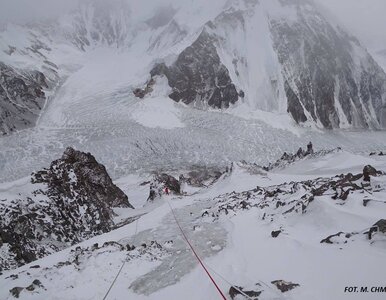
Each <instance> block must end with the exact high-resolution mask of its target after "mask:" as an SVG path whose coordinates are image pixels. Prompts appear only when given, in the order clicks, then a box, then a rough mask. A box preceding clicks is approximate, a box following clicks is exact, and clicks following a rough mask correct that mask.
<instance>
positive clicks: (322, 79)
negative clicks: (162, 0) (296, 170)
mask: <svg viewBox="0 0 386 300" xmlns="http://www.w3.org/2000/svg"><path fill="white" fill-rule="evenodd" d="M191 5H192V6H181V7H178V8H174V7H172V6H165V7H162V6H161V7H160V8H159V9H156V10H154V11H153V10H151V12H149V13H148V15H147V16H146V17H143V19H141V20H138V18H136V16H135V11H133V10H132V8H131V7H130V5H129V4H128V2H127V1H124V0H115V1H112V2H111V1H109V3H108V4H107V3H106V2H105V1H84V2H82V3H81V4H80V6H79V8H78V9H77V10H76V11H74V12H72V13H69V14H66V15H64V16H62V17H60V18H59V19H57V20H46V21H44V22H43V21H42V22H35V23H32V24H28V25H24V26H21V25H13V24H5V25H4V26H3V27H4V28H3V29H2V31H1V32H0V47H1V50H2V54H1V60H2V61H3V63H5V64H6V65H7V66H8V67H16V68H21V69H24V70H28V71H29V72H36V71H39V72H42V73H43V74H44V75H45V76H46V77H47V78H48V80H49V81H50V82H52V83H58V84H59V83H62V82H63V81H64V80H65V78H67V76H68V75H69V74H71V73H72V72H73V71H74V70H76V69H77V68H79V67H81V66H82V65H83V64H84V59H86V58H87V57H90V55H89V53H92V52H95V51H96V50H98V49H104V48H106V47H107V48H110V49H116V52H117V53H130V55H132V56H138V58H139V57H146V58H147V59H143V61H142V70H143V69H148V70H149V73H148V75H146V74H145V73H143V72H138V71H137V70H138V68H137V67H134V68H133V69H132V71H131V72H130V70H128V73H130V75H131V77H136V78H141V79H142V83H143V82H145V81H146V80H147V79H148V77H149V76H152V77H154V76H155V75H164V76H166V77H167V79H168V84H169V86H170V87H171V89H172V91H171V92H170V93H168V94H164V95H163V96H165V97H166V96H169V97H170V98H171V99H173V100H174V101H176V102H179V101H181V102H183V103H186V104H189V105H191V106H194V107H196V108H200V109H205V108H208V107H209V108H210V107H212V108H217V109H218V108H229V107H231V109H230V110H229V111H232V108H234V107H237V108H240V107H244V109H245V110H247V111H263V112H271V113H275V114H278V115H282V114H285V113H288V114H289V115H290V116H291V118H292V119H293V120H295V122H296V123H299V124H303V123H305V124H311V125H312V124H316V125H317V126H318V127H324V128H352V127H353V128H378V129H379V128H383V127H384V126H385V121H384V120H385V101H386V100H385V98H386V96H385V91H386V74H385V72H384V71H383V69H382V68H381V67H379V66H378V64H377V63H376V62H375V61H374V60H373V59H372V57H371V55H370V54H369V53H368V52H367V51H366V49H365V47H363V46H362V45H360V43H359V42H358V41H357V40H356V39H355V38H354V37H353V36H351V35H350V33H348V32H347V31H345V30H344V29H342V28H341V27H340V26H339V24H337V22H336V21H335V20H334V19H333V18H332V17H330V16H329V14H328V13H326V12H325V11H324V9H322V8H320V7H319V6H317V5H316V4H314V3H313V2H312V1H310V0H289V1H284V0H273V1H267V0H253V1H247V0H237V1H236V0H235V1H227V2H226V3H222V2H221V1H215V2H214V4H212V5H211V6H213V7H211V8H210V9H207V10H208V11H210V13H207V12H205V13H201V14H198V11H200V9H203V5H204V3H203V2H201V1H198V2H197V3H196V4H191ZM187 7H188V8H187ZM15 35H17V36H18V37H19V38H18V39H17V40H15V39H14V38H13V37H14V36H15ZM98 59H99V60H103V59H104V57H103V56H100V57H98ZM137 63H138V62H137ZM150 74H151V75H150ZM90 76H91V74H90ZM140 82H141V81H140V80H139V81H138V80H133V81H129V80H128V82H127V85H128V86H134V85H135V84H138V83H140ZM54 86H55V85H54V84H51V89H53V88H54ZM137 87H141V86H140V85H139V86H137ZM16 96H18V97H19V98H21V99H23V100H22V101H24V102H28V101H30V100H28V99H27V98H25V96H24V95H20V96H19V95H15V97H16ZM2 99H3V100H2V102H5V101H9V100H7V98H4V97H3V98H2ZM41 107H42V106H41ZM8 110H9V109H8ZM10 114H11V115H12V113H10ZM21 118H23V117H21ZM35 118H36V117H35ZM13 119H14V118H13V117H8V118H7V119H4V120H3V121H2V123H3V124H4V125H2V128H3V129H2V132H3V133H8V132H9V131H10V130H9V129H6V128H15V129H18V128H23V127H26V126H31V125H33V124H34V122H33V120H29V119H28V118H26V117H25V119H26V122H25V123H27V125H23V126H21V125H19V123H20V122H19V121H18V120H13Z"/></svg>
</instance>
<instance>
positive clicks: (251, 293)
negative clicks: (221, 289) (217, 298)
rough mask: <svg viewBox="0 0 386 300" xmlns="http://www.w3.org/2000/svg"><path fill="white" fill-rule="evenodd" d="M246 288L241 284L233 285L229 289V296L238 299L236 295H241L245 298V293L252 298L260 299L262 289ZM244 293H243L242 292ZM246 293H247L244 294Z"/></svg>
mask: <svg viewBox="0 0 386 300" xmlns="http://www.w3.org/2000/svg"><path fill="white" fill-rule="evenodd" d="M256 286H258V287H260V288H261V286H260V284H256ZM244 289H245V288H243V287H241V286H231V287H230V289H229V296H231V299H232V300H233V299H236V296H238V295H241V296H242V297H243V299H244V298H245V295H247V296H249V297H250V299H255V300H257V299H258V296H260V294H261V293H262V291H255V290H244ZM240 291H241V292H242V293H241V292H240ZM244 294H245V295H244Z"/></svg>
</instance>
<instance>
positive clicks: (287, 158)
mask: <svg viewBox="0 0 386 300" xmlns="http://www.w3.org/2000/svg"><path fill="white" fill-rule="evenodd" d="M339 151H341V148H336V149H332V150H319V151H316V152H314V149H313V146H312V143H311V142H310V143H308V145H307V150H303V148H301V147H300V148H299V149H298V151H297V152H296V153H295V154H292V153H287V152H284V153H283V155H282V157H281V158H279V159H278V160H277V161H275V162H274V163H270V164H269V165H268V166H266V167H263V169H264V170H265V171H271V170H273V169H278V168H284V167H286V166H288V165H290V164H292V163H294V162H295V161H298V160H301V159H304V158H307V159H309V158H317V157H322V156H325V155H327V154H330V153H335V152H339Z"/></svg>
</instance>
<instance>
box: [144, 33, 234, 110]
mask: <svg viewBox="0 0 386 300" xmlns="http://www.w3.org/2000/svg"><path fill="white" fill-rule="evenodd" d="M150 74H151V76H156V75H165V76H166V77H167V79H168V82H169V86H170V87H171V88H172V93H171V94H170V95H169V97H170V98H171V99H173V100H174V101H176V102H179V101H182V102H183V103H185V104H193V105H194V106H196V107H206V106H210V107H214V108H227V107H229V105H230V104H233V103H235V102H236V101H237V100H238V98H239V95H238V92H237V90H236V87H235V85H234V84H233V83H232V80H231V78H230V76H229V71H228V69H227V68H226V67H225V66H224V65H223V64H222V62H221V60H220V57H219V55H218V53H217V50H216V47H215V44H214V39H213V38H212V37H211V35H210V34H209V33H208V32H207V31H206V29H204V30H203V31H202V33H201V34H200V35H199V37H198V38H197V39H196V40H195V41H194V42H193V44H192V45H191V46H189V47H187V48H186V49H185V50H184V51H182V52H181V53H180V55H179V56H178V58H177V60H176V61H175V62H174V63H173V64H172V65H171V66H166V64H164V63H161V64H157V65H156V66H155V67H154V68H153V69H152V70H151V72H150Z"/></svg>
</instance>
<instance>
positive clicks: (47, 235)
mask: <svg viewBox="0 0 386 300" xmlns="http://www.w3.org/2000/svg"><path fill="white" fill-rule="evenodd" d="M30 188H31V191H32V192H31V193H30V194H29V195H25V197H20V198H17V199H11V200H10V201H8V202H5V203H0V215H1V219H0V237H1V240H2V244H3V245H2V246H1V248H0V250H1V251H2V252H5V253H7V255H6V256H4V255H3V256H1V258H0V269H11V268H14V267H16V266H20V265H23V264H25V263H29V262H32V261H34V260H36V259H38V258H41V257H43V256H45V255H47V254H50V253H53V252H56V251H58V250H61V249H63V248H65V247H68V246H70V245H73V244H76V243H78V242H80V241H83V240H85V239H88V238H90V237H93V236H95V235H98V234H101V233H104V232H108V231H110V230H112V229H114V228H115V227H116V225H115V223H114V220H113V218H114V212H113V208H114V207H127V208H133V207H132V206H131V204H130V203H129V201H128V199H127V196H126V195H125V194H124V193H123V192H122V191H121V190H120V189H119V188H118V187H117V186H115V185H114V184H113V182H112V180H111V178H110V177H109V175H108V173H107V171H106V169H105V167H104V166H103V165H101V164H99V163H98V162H97V161H96V160H95V158H94V157H93V156H92V155H91V154H90V153H83V152H80V151H76V150H74V149H72V148H67V149H66V151H65V152H64V154H63V156H62V157H61V158H60V159H58V160H55V161H53V162H52V163H51V166H50V167H49V168H48V169H44V170H41V171H39V172H36V173H33V174H32V176H31V187H30ZM20 196H21V195H20ZM5 258H6V259H5Z"/></svg>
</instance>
